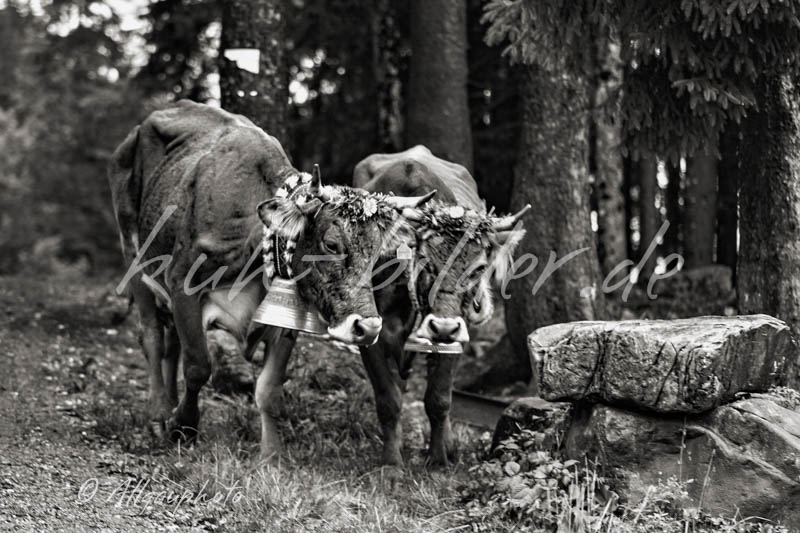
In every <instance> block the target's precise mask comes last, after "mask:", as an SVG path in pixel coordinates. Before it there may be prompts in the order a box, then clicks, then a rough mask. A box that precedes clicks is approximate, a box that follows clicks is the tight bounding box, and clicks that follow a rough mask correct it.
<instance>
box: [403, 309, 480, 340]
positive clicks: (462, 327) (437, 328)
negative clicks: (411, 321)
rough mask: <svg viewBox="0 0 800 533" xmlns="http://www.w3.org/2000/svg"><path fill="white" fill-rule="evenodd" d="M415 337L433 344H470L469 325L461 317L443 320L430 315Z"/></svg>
mask: <svg viewBox="0 0 800 533" xmlns="http://www.w3.org/2000/svg"><path fill="white" fill-rule="evenodd" d="M415 335H416V336H417V337H419V338H421V339H428V340H429V341H431V342H448V343H449V342H469V332H468V331H467V324H466V323H465V322H464V319H463V318H461V317H457V318H443V317H438V316H435V315H432V314H429V315H427V316H426V317H425V319H424V320H423V321H422V324H420V326H419V328H418V329H417V332H416V334H415Z"/></svg>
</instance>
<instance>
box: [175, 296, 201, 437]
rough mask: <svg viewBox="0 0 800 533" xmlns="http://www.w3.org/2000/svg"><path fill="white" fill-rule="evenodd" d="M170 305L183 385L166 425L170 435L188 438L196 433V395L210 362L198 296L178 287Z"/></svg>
mask: <svg viewBox="0 0 800 533" xmlns="http://www.w3.org/2000/svg"><path fill="white" fill-rule="evenodd" d="M172 308H173V316H174V319H175V329H176V330H177V331H178V338H179V339H180V345H181V348H182V353H183V380H184V382H185V385H186V386H185V392H184V394H183V398H182V399H181V402H180V403H179V404H178V408H177V409H176V410H175V417H174V419H173V420H172V421H171V422H172V423H171V424H170V426H171V427H170V430H171V433H172V435H171V437H172V438H173V439H178V440H185V441H192V440H194V438H195V437H196V436H197V428H198V425H199V421H200V409H199V406H198V397H199V395H200V389H202V388H203V385H205V384H206V382H207V381H208V378H209V376H211V364H210V363H209V357H208V347H207V346H206V336H205V332H204V331H203V322H202V312H201V307H200V300H199V298H197V296H189V295H186V294H184V293H183V291H182V290H177V291H173V294H172Z"/></svg>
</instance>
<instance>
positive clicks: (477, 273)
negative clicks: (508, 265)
mask: <svg viewBox="0 0 800 533" xmlns="http://www.w3.org/2000/svg"><path fill="white" fill-rule="evenodd" d="M485 272H486V265H485V264H482V265H478V266H476V267H475V269H474V270H473V271H472V277H473V278H474V279H477V278H480V277H481V276H483V274H484V273H485Z"/></svg>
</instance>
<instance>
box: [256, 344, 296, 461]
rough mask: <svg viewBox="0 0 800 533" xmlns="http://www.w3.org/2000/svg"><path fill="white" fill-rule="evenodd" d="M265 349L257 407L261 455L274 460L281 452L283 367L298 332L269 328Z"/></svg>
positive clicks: (287, 360) (257, 391) (259, 379)
mask: <svg viewBox="0 0 800 533" xmlns="http://www.w3.org/2000/svg"><path fill="white" fill-rule="evenodd" d="M271 329H272V330H273V331H270V332H268V333H267V335H268V338H267V342H266V346H265V348H264V351H265V354H264V366H263V367H261V373H260V374H259V375H258V381H257V382H256V405H257V406H258V410H259V413H260V414H261V455H262V456H263V457H264V458H265V459H274V458H277V457H278V455H279V454H280V451H281V437H280V434H279V432H278V418H279V417H280V414H281V407H282V406H283V381H284V378H285V375H286V365H287V363H288V362H289V356H290V355H291V354H292V348H294V345H295V343H296V342H297V332H296V331H292V330H288V329H283V328H271Z"/></svg>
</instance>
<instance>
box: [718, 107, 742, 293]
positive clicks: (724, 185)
mask: <svg viewBox="0 0 800 533" xmlns="http://www.w3.org/2000/svg"><path fill="white" fill-rule="evenodd" d="M720 152H721V154H722V159H721V160H720V162H719V191H718V194H717V263H719V264H721V265H726V266H728V267H730V269H731V272H732V273H733V277H734V280H735V279H736V254H737V252H736V244H737V233H738V231H737V230H738V224H739V214H738V211H737V200H738V193H739V191H738V189H739V161H740V158H741V154H740V151H739V128H738V127H737V125H736V124H733V123H731V124H728V126H727V127H726V128H725V132H724V133H723V134H722V138H721V140H720Z"/></svg>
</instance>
